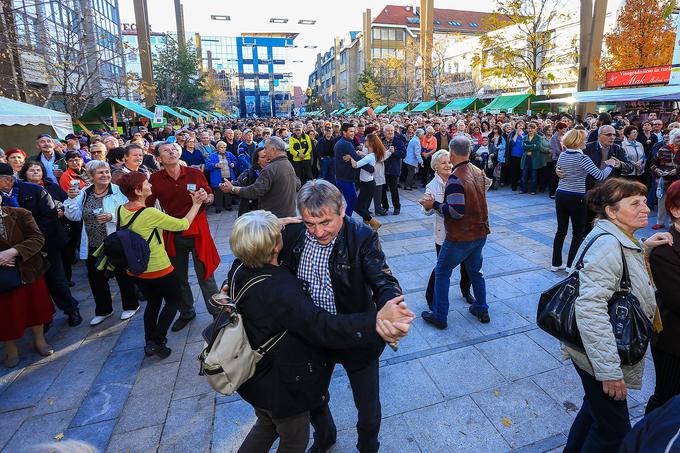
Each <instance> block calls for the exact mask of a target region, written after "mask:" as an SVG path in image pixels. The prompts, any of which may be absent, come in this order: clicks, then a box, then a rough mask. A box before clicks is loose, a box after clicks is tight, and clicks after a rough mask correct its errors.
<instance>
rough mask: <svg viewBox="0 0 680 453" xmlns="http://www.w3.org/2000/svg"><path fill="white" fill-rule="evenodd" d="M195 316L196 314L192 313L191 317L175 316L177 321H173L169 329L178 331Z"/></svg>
mask: <svg viewBox="0 0 680 453" xmlns="http://www.w3.org/2000/svg"><path fill="white" fill-rule="evenodd" d="M195 317H196V315H193V316H192V317H191V318H182V317H179V318H177V321H175V323H174V324H173V325H172V329H171V330H172V331H173V332H179V331H180V330H182V329H184V328H185V327H186V326H187V324H189V323H190V322H191V321H192V320H193V319H194V318H195Z"/></svg>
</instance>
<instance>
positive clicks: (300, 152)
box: [288, 123, 313, 185]
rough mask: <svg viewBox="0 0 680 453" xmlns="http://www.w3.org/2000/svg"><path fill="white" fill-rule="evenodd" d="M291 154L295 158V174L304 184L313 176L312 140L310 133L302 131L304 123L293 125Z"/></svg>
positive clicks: (290, 144)
mask: <svg viewBox="0 0 680 453" xmlns="http://www.w3.org/2000/svg"><path fill="white" fill-rule="evenodd" d="M288 143H289V147H290V155H291V157H292V158H293V168H295V174H296V175H297V177H298V178H300V182H301V183H302V185H304V184H305V183H306V182H307V181H309V180H310V179H313V176H312V140H311V138H309V135H307V134H305V133H304V132H302V124H300V123H296V124H295V125H294V126H293V135H291V136H290V140H289V142H288Z"/></svg>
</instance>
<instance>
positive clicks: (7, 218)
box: [0, 176, 54, 368]
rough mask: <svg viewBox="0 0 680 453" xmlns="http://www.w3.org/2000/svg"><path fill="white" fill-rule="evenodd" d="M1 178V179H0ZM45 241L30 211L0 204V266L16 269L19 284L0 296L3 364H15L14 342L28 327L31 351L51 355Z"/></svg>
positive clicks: (17, 354) (50, 310) (17, 356)
mask: <svg viewBox="0 0 680 453" xmlns="http://www.w3.org/2000/svg"><path fill="white" fill-rule="evenodd" d="M0 177H1V176H0ZM0 203H1V201H0ZM44 242H45V239H44V237H43V235H42V233H41V232H40V229H39V228H38V225H37V224H36V223H35V220H33V216H32V215H31V213H30V211H27V210H26V209H22V208H10V207H7V206H2V205H0V267H4V268H7V269H5V271H3V273H9V271H8V269H10V268H16V269H18V270H19V274H20V276H21V282H22V284H21V285H20V286H19V287H17V288H14V289H11V290H9V291H6V292H3V293H1V294H0V298H1V299H2V303H1V304H0V307H1V308H2V316H0V341H2V342H4V345H5V352H6V353H7V356H6V357H5V360H4V365H5V366H6V367H7V368H13V367H15V366H17V365H18V364H19V352H18V350H17V345H16V340H18V339H20V338H21V337H23V336H24V331H25V330H26V328H27V327H30V328H31V330H32V331H33V336H34V337H35V349H36V351H37V352H38V353H39V354H40V355H42V356H48V355H51V354H53V352H54V351H53V349H52V347H51V346H50V345H48V344H47V342H46V341H45V335H44V332H43V326H44V325H45V324H47V323H49V322H52V316H53V314H54V308H53V306H52V299H50V293H49V291H48V290H47V285H46V284H45V279H44V278H43V274H44V273H45V271H46V270H47V267H48V266H49V265H48V264H47V261H46V260H45V258H43V256H42V255H41V254H40V249H41V248H42V246H43V244H44Z"/></svg>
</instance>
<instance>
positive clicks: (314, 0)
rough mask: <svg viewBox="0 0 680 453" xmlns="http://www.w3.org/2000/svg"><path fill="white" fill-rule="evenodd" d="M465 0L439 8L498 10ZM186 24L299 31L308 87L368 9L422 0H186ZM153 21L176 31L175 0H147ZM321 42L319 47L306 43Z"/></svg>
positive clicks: (299, 72)
mask: <svg viewBox="0 0 680 453" xmlns="http://www.w3.org/2000/svg"><path fill="white" fill-rule="evenodd" d="M470 3H471V2H470V1H463V0H435V3H434V6H435V8H447V9H461V10H468V11H492V10H493V7H494V4H495V2H494V1H493V0H475V2H474V5H470ZM182 4H183V5H184V28H185V30H186V31H187V33H189V32H191V33H193V32H198V33H200V34H202V35H216V36H239V35H241V33H244V32H251V33H252V32H295V33H299V36H298V37H297V38H296V40H295V44H297V45H298V47H297V48H296V49H289V52H290V56H289V60H290V61H292V60H301V61H302V62H301V63H291V64H290V66H291V69H292V72H293V83H294V85H296V86H300V87H302V89H303V90H304V89H305V88H306V87H307V78H308V76H309V73H310V72H312V70H314V63H315V62H316V54H317V53H319V52H320V53H325V52H326V51H327V50H328V49H329V48H330V46H331V45H332V44H333V39H334V37H335V36H344V35H345V34H346V33H347V32H348V31H361V21H362V13H363V11H365V10H366V8H370V9H371V14H372V16H373V17H374V18H375V16H377V15H378V14H379V13H380V11H381V10H382V9H383V8H384V7H385V6H386V5H388V4H391V5H404V6H405V5H411V6H420V1H419V0H413V1H403V0H343V1H324V0H321V1H319V0H288V1H282V0H249V1H248V0H182ZM147 5H148V10H149V24H150V26H151V30H153V31H157V32H166V31H173V32H174V31H176V28H177V27H176V24H175V12H174V0H147ZM119 6H120V10H121V13H120V16H121V22H122V23H134V21H135V13H134V6H133V0H119ZM212 14H217V15H227V16H231V21H228V22H225V21H214V20H211V19H210V15H212ZM272 17H276V18H287V19H288V23H287V24H272V23H270V22H269V19H270V18H272ZM300 19H315V20H316V24H315V25H298V23H297V22H298V20H300ZM306 45H315V46H317V48H316V49H305V48H304V46H306Z"/></svg>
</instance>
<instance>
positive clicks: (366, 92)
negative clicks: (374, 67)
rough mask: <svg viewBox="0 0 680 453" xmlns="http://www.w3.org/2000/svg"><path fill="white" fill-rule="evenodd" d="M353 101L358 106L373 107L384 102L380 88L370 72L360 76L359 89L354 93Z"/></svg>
mask: <svg viewBox="0 0 680 453" xmlns="http://www.w3.org/2000/svg"><path fill="white" fill-rule="evenodd" d="M352 101H353V102H354V104H355V105H358V106H372V107H375V106H376V105H378V104H380V103H381V102H382V96H381V95H380V86H379V83H378V81H377V80H376V79H375V77H374V76H373V74H372V73H371V72H370V71H364V72H362V73H361V74H360V75H359V80H358V83H357V87H356V89H355V90H354V93H352Z"/></svg>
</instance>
